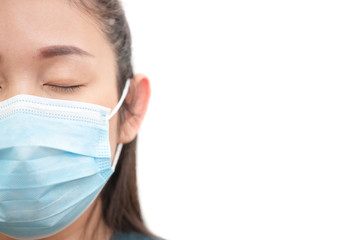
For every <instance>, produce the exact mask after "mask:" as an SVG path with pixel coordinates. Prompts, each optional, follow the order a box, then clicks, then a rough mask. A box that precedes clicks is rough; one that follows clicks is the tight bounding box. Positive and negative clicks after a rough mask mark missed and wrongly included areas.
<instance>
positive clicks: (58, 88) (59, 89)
mask: <svg viewBox="0 0 360 240" xmlns="http://www.w3.org/2000/svg"><path fill="white" fill-rule="evenodd" d="M46 86H48V87H50V88H52V89H53V90H54V91H57V92H66V93H69V92H74V91H76V90H78V89H79V88H81V87H82V86H81V85H75V86H57V85H46Z"/></svg>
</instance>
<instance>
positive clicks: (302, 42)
mask: <svg viewBox="0 0 360 240" xmlns="http://www.w3.org/2000/svg"><path fill="white" fill-rule="evenodd" d="M357 2H358V1H346V0H341V1H340V0H337V1H332V0H328V1H319V0H311V1H310V0H301V1H300V0H299V1H285V0H284V1H279V0H275V1H267V0H251V1H236V0H222V1H213V0H207V1H205V0H182V1H173V0H153V1H149V0H126V1H123V3H124V7H125V10H126V13H127V16H128V20H129V23H130V27H131V30H132V34H133V51H134V60H133V62H134V67H135V71H136V72H141V73H145V74H147V75H148V77H149V79H150V81H151V84H152V99H151V102H150V106H149V110H148V114H147V116H146V119H145V122H144V124H143V126H142V129H141V131H140V134H139V151H138V157H139V161H138V178H139V188H140V189H139V191H140V197H141V204H142V207H143V212H144V216H145V220H146V222H147V224H148V226H149V227H150V229H151V230H153V231H154V232H155V233H156V234H159V235H160V236H162V237H164V238H166V239H170V240H185V239H187V240H188V239H198V240H202V239H206V240H207V239H214V240H215V239H216V240H218V239H239V240H240V239H241V240H247V239H276V240H279V239H287V240H288V239H301V240H303V239H316V240H318V239H347V240H349V239H360V194H359V191H360V165H359V160H360V152H359V150H360V148H359V147H360V114H359V111H360V108H359V107H360V101H359V100H360V91H359V90H360V87H359V81H360V65H359V64H360V34H359V32H360V7H359V5H358V4H357Z"/></svg>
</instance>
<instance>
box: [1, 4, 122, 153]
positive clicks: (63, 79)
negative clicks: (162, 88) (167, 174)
mask: <svg viewBox="0 0 360 240" xmlns="http://www.w3.org/2000/svg"><path fill="white" fill-rule="evenodd" d="M18 94H29V95H35V96H40V97H47V98H56V99H64V100H72V101H82V102H88V103H93V104H98V105H102V106H105V107H108V108H111V109H112V108H114V106H115V105H116V103H117V101H118V96H117V89H116V65H115V56H114V53H113V51H112V49H111V45H110V44H109V42H108V41H107V40H106V39H105V36H104V34H103V33H102V32H101V31H100V29H99V28H98V25H97V23H96V21H95V20H94V19H92V18H91V17H90V16H88V15H87V14H85V13H83V12H82V11H80V10H79V9H78V8H77V7H75V6H73V5H70V4H69V2H68V1H67V0H51V1H50V0H31V1H28V0H2V1H1V7H0V101H3V100H5V99H8V98H10V97H13V96H15V95H18ZM116 123H117V116H115V117H114V118H113V119H111V121H110V134H111V136H110V144H111V147H112V153H114V151H115V148H116Z"/></svg>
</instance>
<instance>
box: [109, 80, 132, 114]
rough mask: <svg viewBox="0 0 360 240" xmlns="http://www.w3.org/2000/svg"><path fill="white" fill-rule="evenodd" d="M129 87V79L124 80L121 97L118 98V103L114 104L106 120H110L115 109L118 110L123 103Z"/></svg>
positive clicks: (115, 111)
mask: <svg viewBox="0 0 360 240" xmlns="http://www.w3.org/2000/svg"><path fill="white" fill-rule="evenodd" d="M129 87H130V79H128V80H126V83H125V87H124V90H123V93H122V94H121V98H120V100H119V102H118V104H116V106H115V108H114V110H112V112H111V113H110V115H109V116H107V120H110V119H111V118H112V117H113V116H114V115H115V114H116V113H117V111H119V109H120V107H121V105H122V104H123V102H124V100H125V98H126V95H127V93H128V92H129Z"/></svg>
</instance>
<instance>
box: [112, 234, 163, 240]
mask: <svg viewBox="0 0 360 240" xmlns="http://www.w3.org/2000/svg"><path fill="white" fill-rule="evenodd" d="M110 240H157V239H155V238H151V237H146V236H143V235H140V234H138V233H115V234H114V235H113V236H112V237H111V239H110Z"/></svg>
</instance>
